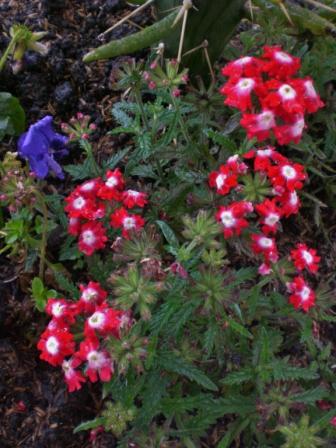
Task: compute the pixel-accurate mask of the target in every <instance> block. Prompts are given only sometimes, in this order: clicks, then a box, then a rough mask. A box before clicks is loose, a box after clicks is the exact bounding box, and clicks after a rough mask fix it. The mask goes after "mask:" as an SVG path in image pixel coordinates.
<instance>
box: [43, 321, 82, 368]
mask: <svg viewBox="0 0 336 448" xmlns="http://www.w3.org/2000/svg"><path fill="white" fill-rule="evenodd" d="M37 348H38V349H39V350H40V351H41V352H42V353H41V354H40V358H41V359H43V360H44V361H47V362H48V363H49V364H51V365H52V366H58V365H60V364H62V362H63V360H64V358H65V357H66V356H69V355H72V354H73V352H74V350H75V343H74V341H73V335H72V334H71V333H69V331H67V330H62V329H55V330H50V329H47V330H45V331H44V332H43V333H42V335H41V339H40V340H39V342H38V344H37Z"/></svg>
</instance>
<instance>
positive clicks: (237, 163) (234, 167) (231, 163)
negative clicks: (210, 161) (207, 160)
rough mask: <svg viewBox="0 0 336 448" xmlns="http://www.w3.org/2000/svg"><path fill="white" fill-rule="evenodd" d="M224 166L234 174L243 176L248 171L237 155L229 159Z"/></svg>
mask: <svg viewBox="0 0 336 448" xmlns="http://www.w3.org/2000/svg"><path fill="white" fill-rule="evenodd" d="M225 166H226V167H228V168H229V169H230V171H232V173H235V174H245V173H246V172H247V170H248V166H247V165H246V164H245V163H244V162H242V161H241V160H240V158H239V155H238V154H235V155H234V156H231V157H229V158H228V159H227V161H226V163H225Z"/></svg>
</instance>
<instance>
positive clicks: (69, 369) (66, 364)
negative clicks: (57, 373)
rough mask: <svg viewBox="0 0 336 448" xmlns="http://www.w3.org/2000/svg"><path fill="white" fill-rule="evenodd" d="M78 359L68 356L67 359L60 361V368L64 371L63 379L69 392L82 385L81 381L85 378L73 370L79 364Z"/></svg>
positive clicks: (83, 381)
mask: <svg viewBox="0 0 336 448" xmlns="http://www.w3.org/2000/svg"><path fill="white" fill-rule="evenodd" d="M80 362H81V361H80V360H79V359H74V358H70V359H69V360H68V361H66V360H64V361H63V363H62V369H63V372H64V380H65V382H66V384H67V386H68V390H69V392H74V391H75V390H79V389H81V387H82V384H81V383H85V381H86V379H85V378H84V376H83V375H82V374H81V373H80V372H78V370H75V368H76V367H78V365H79V364H80Z"/></svg>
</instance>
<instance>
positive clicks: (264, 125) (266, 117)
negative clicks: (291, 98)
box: [257, 111, 275, 130]
mask: <svg viewBox="0 0 336 448" xmlns="http://www.w3.org/2000/svg"><path fill="white" fill-rule="evenodd" d="M257 121H258V125H259V129H261V130H267V129H270V128H272V127H273V126H275V121H274V114H273V112H271V111H266V112H262V113H261V114H259V115H258V118H257Z"/></svg>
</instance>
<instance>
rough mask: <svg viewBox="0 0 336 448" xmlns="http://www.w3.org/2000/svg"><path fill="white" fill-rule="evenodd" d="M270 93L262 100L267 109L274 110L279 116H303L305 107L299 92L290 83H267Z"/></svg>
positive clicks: (272, 81)
mask: <svg viewBox="0 0 336 448" xmlns="http://www.w3.org/2000/svg"><path fill="white" fill-rule="evenodd" d="M266 86H267V87H268V89H269V93H268V94H267V95H266V96H265V97H264V98H262V99H261V104H262V106H263V107H264V108H265V109H271V110H274V111H275V112H276V113H277V114H279V115H282V114H284V113H285V114H299V113H300V114H302V113H303V112H304V106H303V104H302V102H301V101H302V100H301V97H300V95H299V94H298V92H297V91H296V90H295V89H294V88H293V87H292V85H291V84H290V83H282V82H280V81H277V80H275V79H272V80H270V81H268V82H267V83H266Z"/></svg>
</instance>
